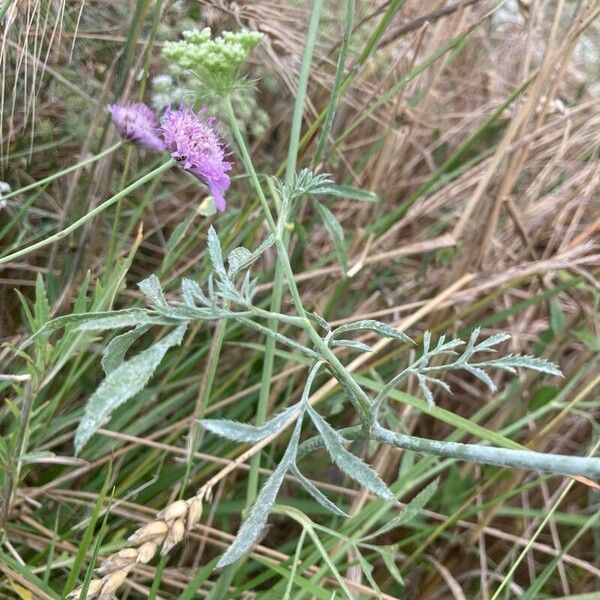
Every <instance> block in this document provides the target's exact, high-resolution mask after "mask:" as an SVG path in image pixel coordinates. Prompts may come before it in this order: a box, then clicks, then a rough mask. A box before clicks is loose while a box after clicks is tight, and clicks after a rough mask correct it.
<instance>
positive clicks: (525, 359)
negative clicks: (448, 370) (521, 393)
mask: <svg viewBox="0 0 600 600" xmlns="http://www.w3.org/2000/svg"><path fill="white" fill-rule="evenodd" d="M473 366H475V367H486V368H490V367H494V368H496V369H503V370H505V371H509V372H510V373H515V372H516V371H515V369H516V368H517V367H520V368H524V369H531V370H532V371H539V372H540V373H548V375H556V376H558V377H562V376H563V374H562V371H561V370H560V369H559V368H558V366H557V365H555V364H554V363H553V362H550V361H548V360H544V359H543V358H537V357H536V356H528V355H525V356H519V355H517V356H515V355H514V354H508V355H507V356H503V357H501V358H494V359H493V360H487V361H485V362H482V363H473Z"/></svg>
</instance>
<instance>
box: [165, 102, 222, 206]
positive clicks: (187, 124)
mask: <svg viewBox="0 0 600 600" xmlns="http://www.w3.org/2000/svg"><path fill="white" fill-rule="evenodd" d="M205 111H206V109H205V108H202V109H201V110H200V111H199V112H198V113H195V112H194V111H193V110H190V109H187V108H185V107H184V106H180V107H179V109H178V110H174V109H172V108H167V110H166V111H165V114H164V115H163V117H162V119H161V126H162V133H163V138H164V140H165V145H166V147H167V150H169V152H170V153H171V156H172V157H173V158H174V159H175V160H176V161H177V162H179V164H180V165H181V166H182V167H183V168H184V169H185V170H186V171H189V172H190V173H193V174H194V175H196V176H197V177H199V178H200V179H201V180H202V181H203V182H204V183H205V184H206V185H208V187H209V189H210V193H211V194H212V196H213V198H214V199H215V205H216V207H217V210H220V211H224V210H225V198H224V197H223V192H225V190H227V188H229V184H230V180H229V175H227V171H229V170H230V169H231V167H232V164H231V163H230V162H227V161H226V160H225V156H226V154H225V145H224V144H223V142H222V141H221V138H220V136H219V134H218V132H217V129H216V128H215V126H214V124H213V123H214V119H213V118H212V117H208V118H203V114H204V112H205Z"/></svg>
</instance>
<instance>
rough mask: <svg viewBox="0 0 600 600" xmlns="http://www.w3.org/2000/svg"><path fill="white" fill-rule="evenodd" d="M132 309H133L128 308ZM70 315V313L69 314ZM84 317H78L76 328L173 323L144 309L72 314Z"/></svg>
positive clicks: (172, 320)
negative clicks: (104, 313) (103, 315)
mask: <svg viewBox="0 0 600 600" xmlns="http://www.w3.org/2000/svg"><path fill="white" fill-rule="evenodd" d="M129 310H131V311H134V310H135V309H129ZM69 316H71V315H69ZM72 316H77V317H86V318H85V319H79V320H80V321H81V322H80V324H79V326H78V329H80V330H82V331H105V330H106V329H121V328H123V327H134V326H136V325H173V324H176V321H175V320H174V319H169V318H168V317H166V316H154V315H149V314H148V313H147V312H146V311H143V310H139V311H138V310H135V312H126V311H115V312H114V313H107V314H106V316H105V317H102V316H99V314H97V315H96V316H92V315H91V314H88V315H72Z"/></svg>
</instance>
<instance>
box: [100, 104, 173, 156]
mask: <svg viewBox="0 0 600 600" xmlns="http://www.w3.org/2000/svg"><path fill="white" fill-rule="evenodd" d="M107 108H108V112H109V113H110V116H111V117H112V120H113V123H114V124H115V127H116V128H117V130H118V131H119V133H120V134H121V137H122V138H123V139H126V140H128V141H130V142H135V143H136V144H139V145H140V146H143V147H144V148H150V149H151V150H157V151H159V152H161V151H162V150H164V149H165V144H164V142H163V141H162V139H161V137H160V129H159V125H158V119H157V118H156V115H155V114H154V111H153V110H152V109H151V108H150V107H149V106H148V105H146V104H144V103H143V102H137V103H135V104H125V103H123V102H118V103H117V104H109V105H108V106H107Z"/></svg>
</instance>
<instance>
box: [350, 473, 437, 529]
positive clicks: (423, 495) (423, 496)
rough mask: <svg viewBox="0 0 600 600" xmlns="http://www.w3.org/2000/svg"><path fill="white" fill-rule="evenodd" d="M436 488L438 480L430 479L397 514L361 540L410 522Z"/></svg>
mask: <svg viewBox="0 0 600 600" xmlns="http://www.w3.org/2000/svg"><path fill="white" fill-rule="evenodd" d="M437 488H438V480H437V479H436V480H435V481H432V482H431V483H430V484H429V485H428V486H427V487H425V488H423V489H422V490H421V491H420V492H419V493H418V494H417V495H416V496H415V497H414V498H413V499H412V500H411V501H410V502H409V503H408V504H407V505H406V506H405V507H404V508H403V509H402V510H401V512H400V514H399V515H397V516H396V517H394V518H393V519H391V520H389V521H388V522H387V523H386V524H385V525H383V526H382V527H380V528H379V529H377V530H376V531H374V532H373V533H370V534H369V535H367V536H365V537H363V538H361V539H362V540H370V539H373V538H375V537H378V536H380V535H382V534H383V533H387V532H388V531H391V530H392V529H395V528H396V527H400V526H402V525H404V524H405V523H410V522H412V521H413V520H414V519H415V517H416V516H417V515H418V514H419V513H420V512H421V511H422V510H423V508H425V506H426V504H427V503H428V502H429V501H430V500H431V497H432V496H433V495H434V494H435V492H436V490H437Z"/></svg>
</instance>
